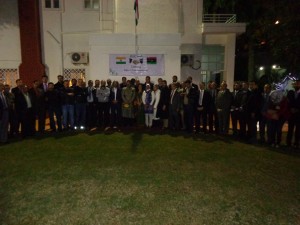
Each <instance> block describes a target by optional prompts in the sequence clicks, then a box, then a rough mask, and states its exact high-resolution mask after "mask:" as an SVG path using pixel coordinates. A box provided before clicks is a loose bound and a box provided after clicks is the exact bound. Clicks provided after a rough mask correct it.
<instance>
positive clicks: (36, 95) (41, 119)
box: [28, 80, 48, 133]
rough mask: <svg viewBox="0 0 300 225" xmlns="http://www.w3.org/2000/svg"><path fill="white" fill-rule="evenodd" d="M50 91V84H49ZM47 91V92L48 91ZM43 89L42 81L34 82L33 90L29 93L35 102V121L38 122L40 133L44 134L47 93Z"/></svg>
mask: <svg viewBox="0 0 300 225" xmlns="http://www.w3.org/2000/svg"><path fill="white" fill-rule="evenodd" d="M47 89H48V84H47ZM47 89H46V91H47ZM46 91H44V89H43V87H42V86H41V84H40V81H38V80H34V81H33V85H32V88H30V89H29V91H28V92H29V93H30V95H31V97H32V100H33V110H34V114H35V119H37V120H38V131H39V132H40V133H43V132H44V131H45V123H46V111H45V110H46V102H45V93H46Z"/></svg>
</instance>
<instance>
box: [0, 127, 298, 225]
mask: <svg viewBox="0 0 300 225" xmlns="http://www.w3.org/2000/svg"><path fill="white" fill-rule="evenodd" d="M0 224H1V225H23V224H24V225H27V224H28V225H35V224H38V225H39V224H42V225H48V224H49V225H50V224H53V225H60V224H61V225H85V224H88V225H95V224H104V225H109V224H112V225H118V224H138V225H143V224H149V225H156V224H163V225H165V224H172V225H177V224H178V225H188V224H197V225H201V224H208V225H214V224H216V225H220V224H228V225H233V224H242V225H246V224H249V225H250V224H251V225H252V224H262V225H267V224H270V225H277V224H278V225H279V224H292V225H293V224H295V225H297V224H300V157H299V155H297V154H285V153H284V152H283V151H282V152H279V151H274V150H270V149H268V148H265V147H262V146H253V145H247V144H243V143H239V142H236V141H234V140H232V139H230V138H220V137H216V136H206V137H201V136H198V137H195V136H193V135H192V136H185V135H182V134H180V135H168V134H164V135H159V134H154V133H151V132H146V133H143V132H138V131H137V132H133V133H110V134H103V133H95V134H85V133H80V134H76V135H69V136H63V135H56V136H51V137H45V138H41V139H28V140H24V141H20V142H14V143H11V144H9V145H6V146H1V147H0Z"/></svg>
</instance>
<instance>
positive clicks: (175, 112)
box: [169, 83, 181, 130]
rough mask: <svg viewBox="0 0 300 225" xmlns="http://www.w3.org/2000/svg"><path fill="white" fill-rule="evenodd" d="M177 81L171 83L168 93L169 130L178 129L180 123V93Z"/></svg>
mask: <svg viewBox="0 0 300 225" xmlns="http://www.w3.org/2000/svg"><path fill="white" fill-rule="evenodd" d="M178 87H179V83H172V84H171V94H170V103H169V128H170V129H171V130H179V124H180V117H179V111H180V102H181V100H180V94H179V92H178V91H177V88H178Z"/></svg>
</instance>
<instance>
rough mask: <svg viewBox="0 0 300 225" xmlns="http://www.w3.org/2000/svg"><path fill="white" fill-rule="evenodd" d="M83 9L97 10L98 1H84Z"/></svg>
mask: <svg viewBox="0 0 300 225" xmlns="http://www.w3.org/2000/svg"><path fill="white" fill-rule="evenodd" d="M84 8H85V9H99V0H84Z"/></svg>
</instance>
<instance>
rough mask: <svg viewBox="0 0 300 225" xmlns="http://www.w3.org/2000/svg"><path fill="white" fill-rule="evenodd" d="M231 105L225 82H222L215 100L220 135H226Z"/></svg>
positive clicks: (230, 96) (230, 97)
mask: <svg viewBox="0 0 300 225" xmlns="http://www.w3.org/2000/svg"><path fill="white" fill-rule="evenodd" d="M231 103H232V95H231V93H230V91H229V90H228V89H227V84H226V82H222V84H221V86H220V91H219V92H218V96H217V99H216V107H217V112H218V118H219V129H220V134H224V135H227V134H228V131H229V119H230V108H231Z"/></svg>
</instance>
